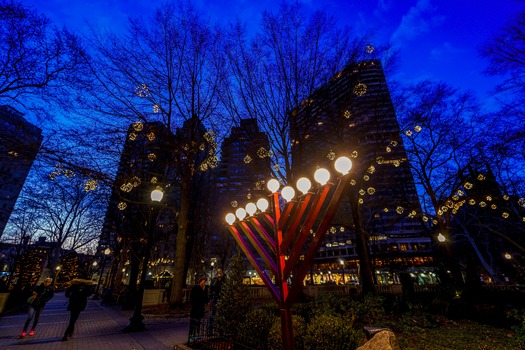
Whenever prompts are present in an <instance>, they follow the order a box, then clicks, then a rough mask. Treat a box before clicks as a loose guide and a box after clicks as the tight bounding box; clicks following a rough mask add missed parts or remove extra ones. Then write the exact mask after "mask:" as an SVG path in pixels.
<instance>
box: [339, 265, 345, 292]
mask: <svg viewBox="0 0 525 350" xmlns="http://www.w3.org/2000/svg"><path fill="white" fill-rule="evenodd" d="M339 263H340V264H341V269H342V271H343V273H342V274H343V286H344V285H345V261H344V260H342V259H341V260H339Z"/></svg>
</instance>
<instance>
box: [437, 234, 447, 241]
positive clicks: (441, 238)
mask: <svg viewBox="0 0 525 350" xmlns="http://www.w3.org/2000/svg"><path fill="white" fill-rule="evenodd" d="M446 240H447V239H446V238H445V236H443V234H442V233H440V234H439V235H438V241H440V242H445V241H446Z"/></svg>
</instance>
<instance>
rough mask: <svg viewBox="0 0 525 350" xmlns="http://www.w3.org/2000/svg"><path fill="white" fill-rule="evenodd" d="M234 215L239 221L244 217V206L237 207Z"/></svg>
mask: <svg viewBox="0 0 525 350" xmlns="http://www.w3.org/2000/svg"><path fill="white" fill-rule="evenodd" d="M235 216H236V217H237V219H239V220H241V221H242V220H244V218H245V217H246V210H244V208H239V209H237V210H236V211H235Z"/></svg>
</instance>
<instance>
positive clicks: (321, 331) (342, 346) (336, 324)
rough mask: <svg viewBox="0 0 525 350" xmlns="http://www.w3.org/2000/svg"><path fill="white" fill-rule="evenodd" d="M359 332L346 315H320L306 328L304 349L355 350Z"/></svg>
mask: <svg viewBox="0 0 525 350" xmlns="http://www.w3.org/2000/svg"><path fill="white" fill-rule="evenodd" d="M359 334H360V333H358V331H357V330H355V329H353V328H352V322H349V320H348V319H347V318H346V317H340V316H332V315H320V316H317V317H315V318H314V319H312V320H311V321H310V323H309V324H308V326H307V328H306V335H305V337H304V349H305V350H318V349H338V350H355V349H357V346H358V345H359V339H360V338H361V337H360V335H359Z"/></svg>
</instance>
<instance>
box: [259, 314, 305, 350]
mask: <svg viewBox="0 0 525 350" xmlns="http://www.w3.org/2000/svg"><path fill="white" fill-rule="evenodd" d="M292 329H293V338H294V346H295V349H296V350H302V349H304V345H303V339H304V335H305V331H306V322H305V321H304V318H302V317H301V316H297V315H292ZM268 343H269V349H271V350H281V349H282V336H281V319H280V318H275V321H274V323H273V325H272V328H271V329H270V334H269V337H268Z"/></svg>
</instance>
